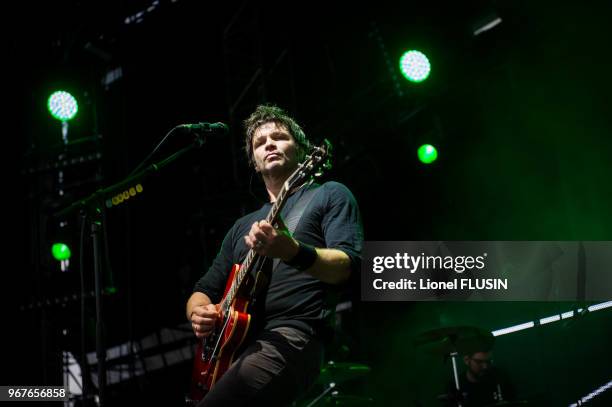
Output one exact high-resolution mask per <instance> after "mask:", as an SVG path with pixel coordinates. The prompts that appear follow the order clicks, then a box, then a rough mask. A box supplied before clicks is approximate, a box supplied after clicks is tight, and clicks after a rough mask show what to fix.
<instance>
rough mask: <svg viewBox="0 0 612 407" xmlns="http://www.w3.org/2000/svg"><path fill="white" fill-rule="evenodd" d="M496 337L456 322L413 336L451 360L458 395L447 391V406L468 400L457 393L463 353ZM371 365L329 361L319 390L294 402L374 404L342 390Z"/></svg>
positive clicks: (509, 404) (502, 405)
mask: <svg viewBox="0 0 612 407" xmlns="http://www.w3.org/2000/svg"><path fill="white" fill-rule="evenodd" d="M493 342H494V337H493V335H492V334H491V332H489V331H485V330H483V329H480V328H477V327H473V326H452V327H443V328H436V329H433V330H430V331H426V332H423V333H421V334H419V335H417V336H415V337H414V338H413V344H414V346H415V347H416V348H417V349H418V350H419V351H421V352H424V353H427V354H430V355H435V356H442V357H443V360H445V361H446V360H450V361H451V362H452V363H451V369H452V375H453V380H454V388H455V390H456V393H455V395H452V394H443V395H440V396H438V400H440V401H442V402H443V403H445V404H446V405H447V406H458V407H466V406H467V405H466V404H464V401H463V400H461V398H460V397H457V396H456V395H458V394H461V388H460V380H459V366H458V364H459V356H460V355H465V354H470V353H473V352H476V351H478V350H482V349H491V348H492V346H493ZM370 371H371V369H370V367H369V366H367V365H364V364H358V363H350V362H334V361H329V362H327V363H326V364H325V365H324V366H323V368H322V369H321V373H320V375H319V377H318V379H317V381H316V385H315V388H316V389H317V391H318V393H317V394H316V396H313V395H312V393H311V395H310V397H309V398H308V399H306V400H303V401H302V402H298V403H294V406H299V407H321V406H373V405H375V403H374V399H373V398H371V397H365V396H357V395H352V394H346V393H345V392H344V391H342V390H341V389H342V387H343V386H342V385H343V384H344V383H347V382H350V381H353V380H355V379H358V378H363V377H365V376H367V375H368V374H369V373H370ZM527 405H528V403H527V402H526V401H508V400H497V401H494V402H492V403H489V404H485V405H482V406H481V407H517V406H523V407H526V406H527Z"/></svg>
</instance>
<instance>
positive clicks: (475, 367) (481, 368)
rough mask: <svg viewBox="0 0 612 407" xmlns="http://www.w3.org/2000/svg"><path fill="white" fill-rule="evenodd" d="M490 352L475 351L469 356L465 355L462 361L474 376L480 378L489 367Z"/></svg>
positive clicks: (491, 355)
mask: <svg viewBox="0 0 612 407" xmlns="http://www.w3.org/2000/svg"><path fill="white" fill-rule="evenodd" d="M492 357H493V354H492V352H476V353H474V354H472V355H471V356H465V357H464V359H463V360H464V362H465V364H466V365H467V367H468V369H469V370H470V372H472V374H473V375H474V376H475V377H476V378H482V377H483V376H485V375H486V374H487V372H488V371H489V369H490V368H491V361H492Z"/></svg>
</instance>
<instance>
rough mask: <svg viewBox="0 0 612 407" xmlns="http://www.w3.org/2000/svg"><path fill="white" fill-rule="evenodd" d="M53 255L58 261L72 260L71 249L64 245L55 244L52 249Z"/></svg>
mask: <svg viewBox="0 0 612 407" xmlns="http://www.w3.org/2000/svg"><path fill="white" fill-rule="evenodd" d="M51 253H52V254H53V257H54V258H55V260H57V261H63V260H68V259H69V258H70V255H71V253H70V248H69V247H68V245H66V244H64V243H54V244H53V246H52V247H51Z"/></svg>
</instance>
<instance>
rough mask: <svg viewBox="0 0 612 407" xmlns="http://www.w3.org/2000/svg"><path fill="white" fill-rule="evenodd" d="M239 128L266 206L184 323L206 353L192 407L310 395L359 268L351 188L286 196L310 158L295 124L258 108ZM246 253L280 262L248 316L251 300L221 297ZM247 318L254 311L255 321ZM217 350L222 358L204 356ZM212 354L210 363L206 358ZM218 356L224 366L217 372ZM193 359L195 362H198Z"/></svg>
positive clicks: (230, 246)
mask: <svg viewBox="0 0 612 407" xmlns="http://www.w3.org/2000/svg"><path fill="white" fill-rule="evenodd" d="M245 128H246V138H245V147H246V152H247V156H248V159H249V162H250V163H251V164H252V165H253V166H254V169H255V171H256V172H257V173H259V174H260V175H261V177H262V179H263V181H264V183H265V186H266V189H267V192H268V196H269V199H270V202H269V203H266V204H264V206H263V207H262V208H260V209H259V210H257V211H254V212H252V213H250V214H248V215H246V216H244V217H242V218H240V219H238V220H237V221H236V223H235V224H234V225H233V227H232V228H231V229H230V231H229V232H228V233H227V235H226V237H225V239H224V240H223V243H222V246H221V250H220V251H219V253H218V254H217V256H216V258H215V260H214V261H213V264H212V266H211V267H210V269H209V270H208V271H207V272H206V273H205V274H204V276H203V277H202V278H201V279H200V280H199V281H198V282H197V284H196V286H195V289H194V293H193V294H192V296H191V297H190V298H189V300H188V302H187V318H188V319H189V321H190V322H191V323H192V327H193V331H194V333H195V335H196V337H197V338H198V339H199V340H202V341H204V343H205V345H204V348H205V349H208V351H206V350H205V351H203V352H202V354H201V358H202V360H204V362H203V363H204V365H203V366H204V367H196V369H194V376H195V378H196V381H197V382H198V383H197V386H198V387H199V389H200V390H202V392H201V393H198V390H196V392H195V393H196V395H195V396H193V394H192V396H193V397H192V398H193V399H194V400H195V401H196V402H198V401H199V403H198V404H197V405H198V406H205V407H211V406H241V405H246V404H247V403H249V404H251V405H265V406H283V405H288V404H290V403H291V402H292V401H293V400H295V398H296V397H298V396H299V395H300V394H302V393H303V392H304V391H305V390H307V389H308V387H310V385H312V383H313V382H314V380H315V379H316V378H317V376H318V374H319V371H320V367H321V363H322V352H323V346H322V338H323V337H324V335H325V333H326V332H328V330H329V328H330V323H331V320H332V318H331V317H333V311H334V309H335V295H336V294H337V293H338V289H339V287H340V286H341V285H342V284H343V283H345V282H346V281H347V279H348V277H349V275H350V274H351V273H352V272H356V271H357V270H358V268H359V265H360V261H361V247H362V240H363V231H362V226H361V220H360V215H359V209H358V206H357V203H356V201H355V199H354V197H353V195H352V194H351V192H350V191H349V190H348V188H346V187H345V186H344V185H342V184H340V183H337V182H326V183H323V184H322V185H320V186H319V185H316V184H309V183H308V184H304V183H302V184H300V185H296V186H294V187H293V188H292V189H291V190H288V191H284V190H283V186H285V187H286V185H287V183H288V182H289V181H288V179H289V178H290V177H291V176H292V174H294V173H295V172H296V169H298V166H299V165H300V163H301V162H302V161H303V160H304V158H305V157H306V154H307V153H308V152H309V145H310V144H309V142H308V140H307V139H306V136H305V135H304V133H303V131H302V129H301V128H300V126H299V125H298V124H297V123H296V122H295V121H294V120H293V119H292V118H291V117H289V116H288V115H287V114H286V113H285V112H284V111H283V110H281V109H280V108H278V107H275V106H259V107H257V109H256V110H255V112H254V113H253V114H252V115H251V116H250V117H249V118H248V119H247V120H246V121H245ZM300 168H301V167H300ZM313 189H317V190H316V192H314V193H313V192H311V193H312V198H311V200H310V201H309V203H308V204H307V206H306V208H305V209H304V211H303V215H302V216H301V218H300V221H299V223H298V224H297V227H296V229H295V232H294V233H293V234H291V233H290V232H289V231H288V230H287V227H286V226H285V224H284V223H283V221H282V219H283V218H284V217H285V216H286V215H287V214H289V213H290V211H291V209H292V207H293V206H294V205H296V203H297V202H299V200H300V198H301V197H302V196H303V195H304V194H306V191H310V190H313ZM280 199H283V206H282V210H280V216H279V217H278V218H274V219H277V220H276V221H268V220H270V219H272V218H271V217H270V215H269V213H270V212H271V208H272V209H273V208H274V204H275V203H278V202H277V200H280ZM266 215H268V216H266ZM262 219H263V220H262ZM247 253H248V254H247ZM253 256H255V257H256V258H260V259H264V258H267V259H278V260H276V261H275V262H274V267H273V268H271V269H272V271H271V273H270V274H269V282H268V284H267V285H266V288H265V291H264V297H263V299H262V300H257V301H256V305H257V306H256V307H255V308H256V311H255V312H254V311H253V310H251V309H249V308H247V307H248V306H250V305H251V304H249V301H245V302H242V303H241V302H237V300H236V302H233V303H232V304H233V305H232V306H231V307H228V305H227V301H228V300H229V301H231V298H233V296H232V297H230V298H228V297H229V296H228V291H229V292H230V294H233V288H234V287H230V285H231V284H232V280H234V281H235V280H236V278H237V277H236V275H235V274H234V273H235V272H236V273H238V272H239V270H240V269H239V268H237V266H234V268H232V266H233V265H239V264H240V263H241V262H243V260H245V258H246V260H251V258H252V257H253ZM245 262H246V261H245ZM270 263H271V262H270ZM242 264H243V266H244V264H245V263H244V262H243V263H242ZM228 279H229V280H230V281H228ZM239 281H240V280H239ZM238 285H240V283H239V282H238ZM224 288H225V291H224ZM237 308H240V309H239V311H242V312H245V314H240V317H236V318H235V321H229V323H228V318H227V317H228V314H232V315H236V316H237V315H238V313H236V311H235V310H236V309H237ZM246 312H249V313H250V312H253V319H254V321H255V322H254V323H251V319H250V316H249V315H248V314H246ZM223 321H225V322H223ZM241 324H242V325H241ZM240 326H242V327H244V329H245V332H244V334H243V333H242V332H240V333H239V334H237V335H234V337H236V336H237V339H234V340H233V342H234V345H239V351H237V352H235V353H232V354H231V355H230V356H228V351H227V350H225V354H224V353H223V352H224V349H225V348H224V347H223V345H220V343H221V342H222V339H223V338H226V337H228V335H229V333H228V331H232V330H235V328H236V327H240ZM246 329H248V335H247V333H246ZM217 337H218V338H221V339H217ZM211 338H214V340H211ZM207 341H208V344H206V342H207ZM211 342H212V344H211ZM218 348H220V349H221V350H219V353H214V352H211V351H210V349H213V350H214V351H217V350H218ZM228 348H229V346H228ZM209 354H212V355H213V356H212V357H210V358H209V359H208V360H207V358H208V356H207V355H209ZM223 356H225V358H226V362H224V363H225V364H221V363H218V365H220V366H217V365H216V364H215V363H216V362H217V361H218V360H220V359H222V358H223ZM198 358H200V355H196V363H199V360H198ZM200 379H201V380H200ZM192 393H193V392H192ZM198 394H200V396H198Z"/></svg>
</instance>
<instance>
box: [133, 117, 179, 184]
mask: <svg viewBox="0 0 612 407" xmlns="http://www.w3.org/2000/svg"><path fill="white" fill-rule="evenodd" d="M179 127H181V126H175V127H173V128H172V129H171V130H170V131H169V132H168V133H166V135H165V136H164V137H163V138H162V139H161V141H160V142H159V143H158V144H157V145H156V146H155V148H154V149H153V151H151V152H150V153H149V155H148V156H146V157H145V159H144V160H142V161H141V163H140V164H138V166H136V168H134V170H132V172H130V174H129V175H128V177H130V176H132V175H134V174H136V173H137V172H138V171H140V170H141V169H142V168H143V167H144V166H145V164H146V163H147V161H149V160H150V159H151V157H153V155H154V154H155V153H156V152H157V151H158V150H159V148H160V147H161V146H162V145H163V144H164V143H165V142H166V139H167V138H168V137H169V136H170V134H172V133H173V132H174V131H175V130H176V129H178V128H179Z"/></svg>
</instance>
